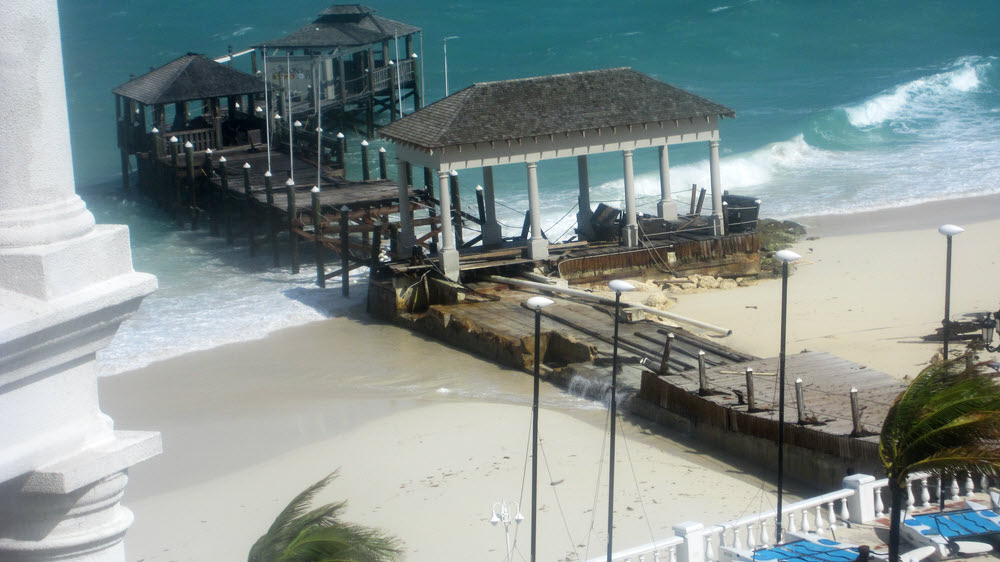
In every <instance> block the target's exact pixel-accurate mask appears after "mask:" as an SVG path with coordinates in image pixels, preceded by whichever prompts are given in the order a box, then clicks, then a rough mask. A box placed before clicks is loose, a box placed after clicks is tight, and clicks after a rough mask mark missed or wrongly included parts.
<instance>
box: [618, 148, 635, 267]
mask: <svg viewBox="0 0 1000 562" xmlns="http://www.w3.org/2000/svg"><path fill="white" fill-rule="evenodd" d="M622 163H623V164H624V167H625V226H624V227H623V228H622V246H628V247H629V248H632V247H635V246H638V245H639V224H638V222H637V221H636V210H635V172H633V170H632V151H631V150H623V151H622Z"/></svg>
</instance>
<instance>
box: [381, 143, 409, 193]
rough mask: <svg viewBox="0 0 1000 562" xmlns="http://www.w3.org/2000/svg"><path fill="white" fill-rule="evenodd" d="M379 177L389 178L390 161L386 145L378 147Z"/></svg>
mask: <svg viewBox="0 0 1000 562" xmlns="http://www.w3.org/2000/svg"><path fill="white" fill-rule="evenodd" d="M378 179H380V180H385V179H389V162H388V159H387V157H386V155H385V147H384V146H380V147H378ZM407 185H409V184H407Z"/></svg>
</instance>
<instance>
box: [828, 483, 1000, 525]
mask: <svg viewBox="0 0 1000 562" xmlns="http://www.w3.org/2000/svg"><path fill="white" fill-rule="evenodd" d="M907 484H908V485H907V487H906V511H907V512H911V511H913V510H914V509H915V508H917V507H929V506H931V505H933V502H936V501H940V496H939V495H938V490H939V489H940V482H939V478H938V476H936V475H932V474H929V473H926V472H920V473H915V474H911V475H910V476H909V477H907ZM978 484H979V491H981V492H988V491H989V480H988V479H987V478H986V477H982V478H981V479H980V481H979V482H978ZM844 485H845V486H847V487H851V488H853V489H855V490H857V492H858V494H857V498H856V500H855V502H854V503H855V504H856V506H855V507H853V508H851V509H850V512H851V516H852V519H851V521H853V522H857V523H868V522H870V521H874V520H876V519H881V518H883V517H888V515H889V508H890V505H891V497H890V496H889V490H888V487H889V481H888V479H886V478H882V479H881V480H876V479H875V478H874V477H872V476H867V475H861V474H858V475H854V476H848V477H847V478H845V479H844ZM945 486H946V487H945V493H944V496H945V499H947V500H952V501H957V500H960V499H962V498H968V497H969V496H972V494H974V493H975V492H976V482H975V480H974V478H973V475H972V474H971V473H968V472H966V473H962V474H960V475H958V477H957V478H945Z"/></svg>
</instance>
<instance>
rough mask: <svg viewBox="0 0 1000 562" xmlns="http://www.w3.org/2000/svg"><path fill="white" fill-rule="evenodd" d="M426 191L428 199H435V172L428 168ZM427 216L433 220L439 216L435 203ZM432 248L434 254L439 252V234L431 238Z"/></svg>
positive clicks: (425, 175) (429, 208)
mask: <svg viewBox="0 0 1000 562" xmlns="http://www.w3.org/2000/svg"><path fill="white" fill-rule="evenodd" d="M424 189H426V190H427V197H428V198H430V199H434V170H431V169H430V168H427V167H425V168H424ZM427 216H428V217H430V218H431V219H433V218H434V217H436V216H437V210H436V209H435V208H434V203H431V204H430V206H429V207H428V208H427ZM433 228H434V225H433V224H432V225H431V229H433ZM430 247H431V251H432V252H437V248H438V235H437V234H435V235H434V236H432V237H431V243H430Z"/></svg>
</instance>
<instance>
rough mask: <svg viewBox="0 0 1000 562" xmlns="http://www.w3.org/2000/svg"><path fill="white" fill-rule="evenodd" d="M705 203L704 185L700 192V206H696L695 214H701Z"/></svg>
mask: <svg viewBox="0 0 1000 562" xmlns="http://www.w3.org/2000/svg"><path fill="white" fill-rule="evenodd" d="M704 205H705V188H704V187H703V188H701V191H700V192H699V193H698V206H697V207H696V208H695V210H694V214H696V215H701V208H702V206H704Z"/></svg>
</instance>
